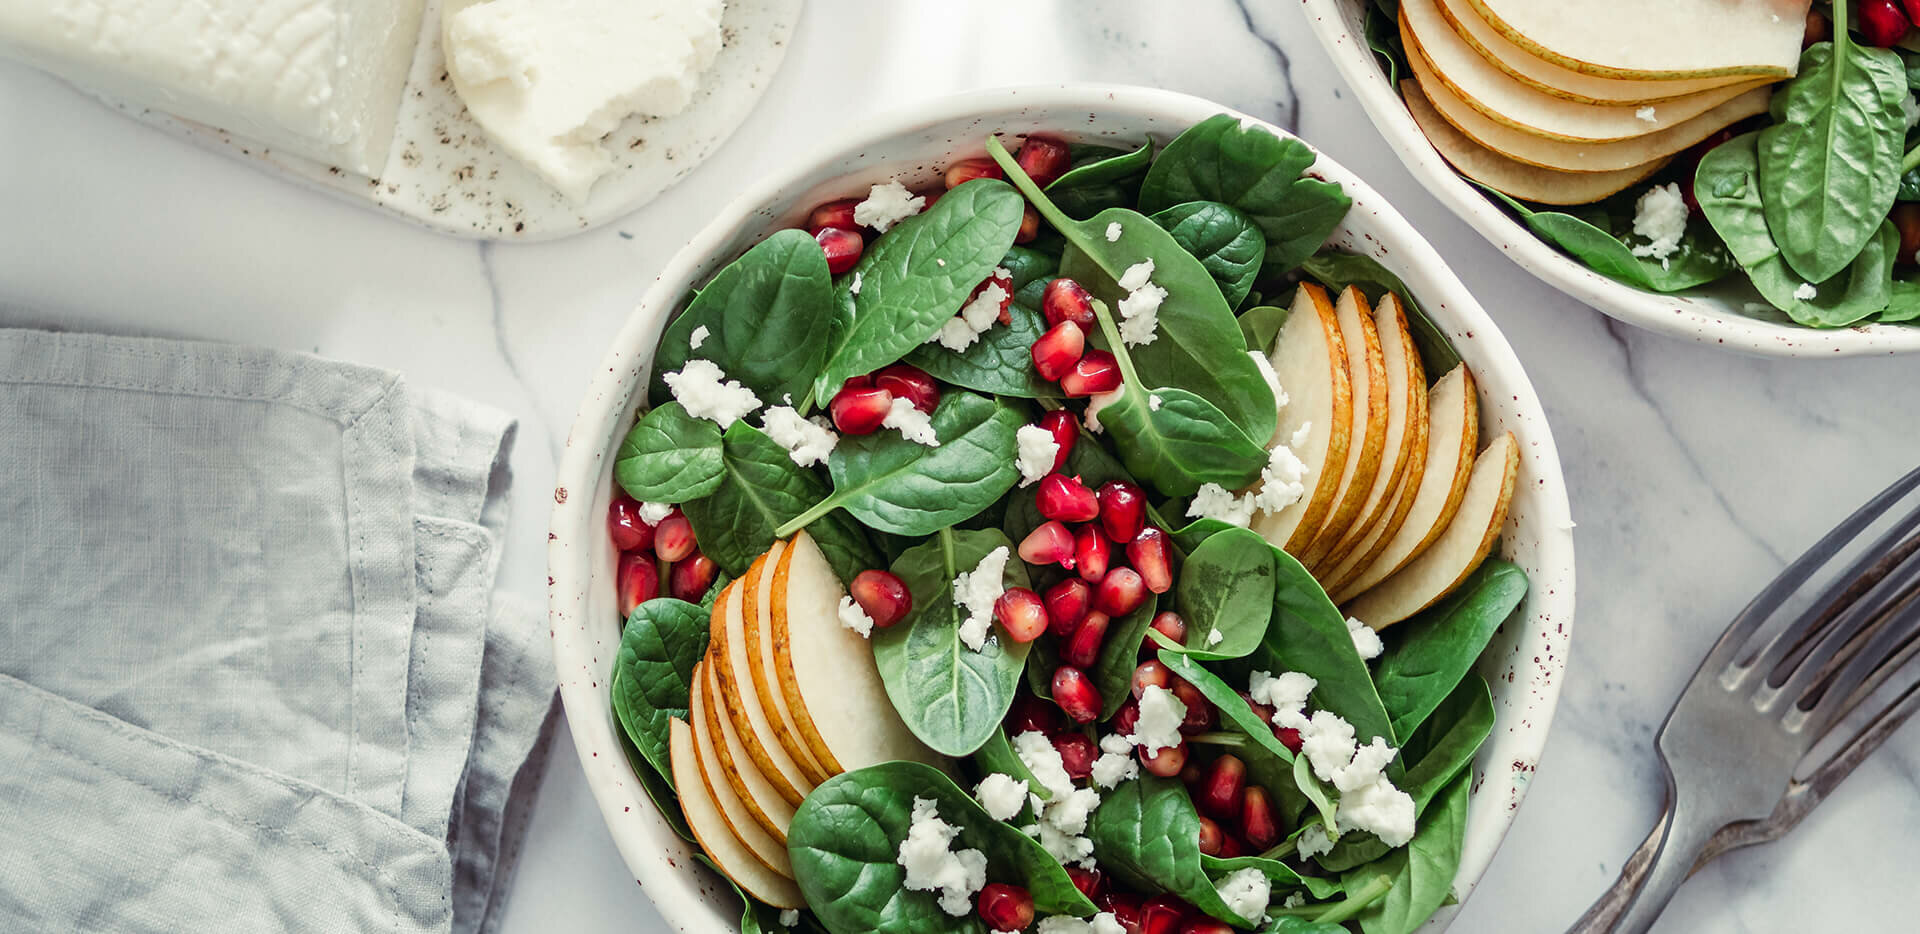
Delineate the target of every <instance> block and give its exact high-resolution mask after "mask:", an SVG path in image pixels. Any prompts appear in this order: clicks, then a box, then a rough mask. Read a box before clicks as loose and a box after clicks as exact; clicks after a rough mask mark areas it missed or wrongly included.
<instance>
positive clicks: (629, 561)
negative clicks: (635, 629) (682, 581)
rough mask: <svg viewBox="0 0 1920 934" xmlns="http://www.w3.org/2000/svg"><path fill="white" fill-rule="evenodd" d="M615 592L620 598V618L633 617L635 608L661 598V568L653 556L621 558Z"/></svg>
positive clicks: (630, 555) (638, 553) (615, 576)
mask: <svg viewBox="0 0 1920 934" xmlns="http://www.w3.org/2000/svg"><path fill="white" fill-rule="evenodd" d="M614 584H615V587H614V589H615V591H616V592H617V593H618V594H619V596H620V618H621V619H626V618H627V617H629V616H631V615H633V608H634V607H636V606H639V605H640V604H642V603H645V602H647V601H648V600H652V599H653V598H655V597H658V596H660V568H659V567H658V566H656V565H655V564H654V563H653V556H652V555H650V554H646V553H644V552H634V553H630V554H624V555H621V556H620V570H619V572H618V573H617V574H615V575H614Z"/></svg>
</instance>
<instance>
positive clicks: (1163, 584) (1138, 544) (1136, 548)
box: [1103, 514, 1173, 593]
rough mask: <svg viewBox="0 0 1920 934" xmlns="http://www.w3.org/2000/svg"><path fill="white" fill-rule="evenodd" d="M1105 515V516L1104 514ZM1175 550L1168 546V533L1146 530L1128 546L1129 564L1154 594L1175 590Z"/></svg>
mask: <svg viewBox="0 0 1920 934" xmlns="http://www.w3.org/2000/svg"><path fill="white" fill-rule="evenodd" d="M1103 515H1104V514H1103ZM1172 552H1173V549H1172V548H1170V547H1168V545H1167V533H1165V532H1162V531H1160V530H1159V529H1156V528H1145V529H1141V530H1140V534H1139V535H1136V536H1134V537H1133V541H1132V542H1130V543H1128V545H1127V563H1128V564H1131V565H1133V569H1134V570H1136V571H1139V572H1140V579H1141V580H1142V581H1144V582H1145V583H1146V585H1147V590H1148V591H1150V592H1152V593H1166V592H1167V591H1169V590H1172V589H1173V554H1172Z"/></svg>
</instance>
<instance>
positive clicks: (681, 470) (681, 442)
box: [613, 402, 725, 503]
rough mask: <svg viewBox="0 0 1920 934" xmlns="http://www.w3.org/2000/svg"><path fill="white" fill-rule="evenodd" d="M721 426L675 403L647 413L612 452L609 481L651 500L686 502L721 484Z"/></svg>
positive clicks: (715, 488)
mask: <svg viewBox="0 0 1920 934" xmlns="http://www.w3.org/2000/svg"><path fill="white" fill-rule="evenodd" d="M723 473H725V468H724V467H723V466H722V464H721V455H720V426H719V425H716V424H714V423H713V422H710V421H708V420H706V419H704V418H694V417H693V416H691V415H688V414H687V410H686V407H684V406H682V405H681V404H680V403H678V402H668V403H667V404H665V405H662V406H659V407H657V408H655V409H654V410H653V411H651V412H648V413H647V414H646V417H644V418H642V419H640V421H639V422H638V423H637V424H635V425H634V426H633V430H632V431H629V432H627V437H626V440H624V441H621V442H620V453H618V454H616V455H615V456H614V461H613V479H614V482H616V483H619V484H620V488H621V489H623V490H626V491H627V495H628V496H631V497H633V498H634V499H638V500H643V501H646V502H650V503H684V502H686V501H687V500H690V499H699V498H700V497H702V496H706V495H707V494H709V493H712V492H713V491H714V490H717V489H719V488H720V481H721V478H722V474H723Z"/></svg>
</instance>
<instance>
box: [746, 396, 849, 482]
mask: <svg viewBox="0 0 1920 934" xmlns="http://www.w3.org/2000/svg"><path fill="white" fill-rule="evenodd" d="M760 426H761V428H762V429H764V430H765V431H766V433H767V437H768V438H771V439H773V443H775V444H777V445H780V446H781V447H783V448H786V449H787V456H788V457H791V458H793V462H794V463H796V464H799V465H800V466H802V467H811V466H813V465H814V464H824V463H826V462H827V455H829V454H832V453H833V449H834V447H836V446H837V445H839V444H840V436H839V435H837V434H834V433H833V428H832V426H831V423H828V422H825V421H823V420H821V419H820V418H818V417H815V418H813V419H811V420H809V419H808V418H807V417H806V416H803V415H801V414H800V412H799V410H797V409H795V408H794V407H792V406H790V405H776V406H773V407H771V408H769V409H767V411H766V413H765V414H763V415H762V416H761V419H760Z"/></svg>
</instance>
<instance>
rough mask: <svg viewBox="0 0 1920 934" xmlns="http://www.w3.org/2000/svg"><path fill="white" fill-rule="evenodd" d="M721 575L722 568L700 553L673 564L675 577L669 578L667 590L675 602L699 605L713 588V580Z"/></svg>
mask: <svg viewBox="0 0 1920 934" xmlns="http://www.w3.org/2000/svg"><path fill="white" fill-rule="evenodd" d="M719 575H720V566H719V565H717V564H715V563H713V559H712V558H709V557H707V556H706V555H703V554H701V553H699V552H697V551H696V552H694V553H693V555H692V556H691V557H688V558H686V559H684V560H681V561H676V562H674V564H673V575H672V577H671V578H669V581H668V587H667V590H668V592H669V593H671V594H673V598H674V599H675V600H685V601H687V602H688V603H699V602H700V598H702V597H705V596H706V595H707V591H708V590H709V589H710V588H712V587H713V579H714V578H715V577H718V576H719Z"/></svg>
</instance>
